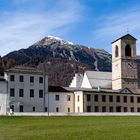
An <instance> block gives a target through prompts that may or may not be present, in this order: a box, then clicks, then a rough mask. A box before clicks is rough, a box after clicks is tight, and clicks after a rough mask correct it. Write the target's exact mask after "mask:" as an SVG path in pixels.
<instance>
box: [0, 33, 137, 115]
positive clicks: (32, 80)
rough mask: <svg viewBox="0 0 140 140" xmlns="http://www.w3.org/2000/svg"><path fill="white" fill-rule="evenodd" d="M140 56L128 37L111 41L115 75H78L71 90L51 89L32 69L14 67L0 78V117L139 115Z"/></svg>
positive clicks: (45, 77)
mask: <svg viewBox="0 0 140 140" xmlns="http://www.w3.org/2000/svg"><path fill="white" fill-rule="evenodd" d="M139 58H140V57H139V56H137V55H136V39H135V38H134V37H133V36H131V35H130V34H127V35H125V36H123V37H120V38H118V39H117V40H115V41H114V42H112V72H101V71H85V73H84V75H82V74H75V76H74V77H73V80H72V82H71V84H70V86H69V87H57V86H56V87H54V86H48V80H49V78H48V76H47V74H46V73H44V72H40V71H37V70H36V69H33V68H23V67H17V68H11V69H9V70H7V71H5V73H4V77H0V115H6V114H9V113H10V111H11V110H12V112H14V113H23V112H26V113H28V112H32V113H37V112H42V113H44V114H45V112H46V113H48V114H49V113H58V112H60V113H83V112H140V59H139Z"/></svg>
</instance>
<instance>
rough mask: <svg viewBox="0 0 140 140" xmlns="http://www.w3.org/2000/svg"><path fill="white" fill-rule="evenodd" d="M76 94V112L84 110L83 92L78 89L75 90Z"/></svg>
mask: <svg viewBox="0 0 140 140" xmlns="http://www.w3.org/2000/svg"><path fill="white" fill-rule="evenodd" d="M74 95H75V112H83V92H82V91H77V92H74ZM78 98H79V99H78Z"/></svg>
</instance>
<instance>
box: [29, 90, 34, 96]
mask: <svg viewBox="0 0 140 140" xmlns="http://www.w3.org/2000/svg"><path fill="white" fill-rule="evenodd" d="M30 97H34V90H33V89H30Z"/></svg>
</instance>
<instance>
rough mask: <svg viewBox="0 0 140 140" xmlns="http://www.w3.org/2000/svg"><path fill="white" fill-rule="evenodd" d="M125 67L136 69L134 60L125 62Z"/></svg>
mask: <svg viewBox="0 0 140 140" xmlns="http://www.w3.org/2000/svg"><path fill="white" fill-rule="evenodd" d="M125 68H126V69H136V64H135V63H134V62H125Z"/></svg>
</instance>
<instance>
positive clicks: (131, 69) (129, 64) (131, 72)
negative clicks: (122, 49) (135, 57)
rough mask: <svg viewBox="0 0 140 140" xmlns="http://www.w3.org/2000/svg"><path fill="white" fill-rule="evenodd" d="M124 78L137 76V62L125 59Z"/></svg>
mask: <svg viewBox="0 0 140 140" xmlns="http://www.w3.org/2000/svg"><path fill="white" fill-rule="evenodd" d="M123 75H124V76H125V77H124V78H136V77H137V64H136V62H134V61H124V69H123Z"/></svg>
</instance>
